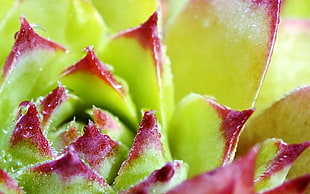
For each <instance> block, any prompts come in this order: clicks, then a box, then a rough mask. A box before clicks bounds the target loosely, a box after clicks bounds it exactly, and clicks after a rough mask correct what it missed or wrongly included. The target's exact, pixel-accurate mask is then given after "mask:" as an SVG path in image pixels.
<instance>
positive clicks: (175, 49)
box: [164, 0, 281, 110]
mask: <svg viewBox="0 0 310 194" xmlns="http://www.w3.org/2000/svg"><path fill="white" fill-rule="evenodd" d="M183 4H184V6H183V7H182V8H179V6H178V8H177V9H178V10H179V11H173V10H172V12H175V13H174V15H171V16H170V17H171V18H173V19H172V21H169V22H167V25H166V29H165V31H164V34H165V38H164V42H165V44H166V45H167V53H168V56H169V57H170V60H171V65H172V72H173V75H174V81H175V91H176V100H180V99H182V98H183V97H184V96H185V95H187V94H188V93H189V92H195V93H200V94H207V95H213V96H215V98H216V99H217V101H218V102H219V103H221V104H225V105H227V106H229V107H231V108H233V109H237V110H243V109H248V108H250V107H251V106H253V104H254V100H255V98H256V96H257V92H258V90H259V88H260V85H261V80H262V78H263V75H264V73H265V71H266V67H267V65H268V63H269V58H270V54H271V50H272V46H273V43H274V38H275V33H276V28H277V24H278V21H279V9H280V4H281V0H274V1H269V0H259V1H258V0H248V1H244V0H230V1H227V0H209V1H205V0H188V1H187V2H186V3H183ZM170 9H174V6H171V7H170ZM168 11H169V10H168Z"/></svg>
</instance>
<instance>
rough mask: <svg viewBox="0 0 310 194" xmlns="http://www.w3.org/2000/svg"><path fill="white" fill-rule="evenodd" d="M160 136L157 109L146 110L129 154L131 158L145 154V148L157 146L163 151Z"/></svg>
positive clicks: (156, 147) (157, 148)
mask: <svg viewBox="0 0 310 194" xmlns="http://www.w3.org/2000/svg"><path fill="white" fill-rule="evenodd" d="M160 138H161V134H160V133H159V129H158V123H157V117H156V115H155V111H147V112H145V113H144V116H143V118H142V121H141V123H140V126H139V130H138V132H137V135H136V137H135V140H134V144H133V146H132V149H131V152H130V155H129V157H130V159H133V158H136V157H138V156H139V155H141V154H143V151H144V150H145V149H149V148H155V149H156V150H158V151H162V149H163V147H162V143H161V141H160Z"/></svg>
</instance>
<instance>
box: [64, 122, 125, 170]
mask: <svg viewBox="0 0 310 194" xmlns="http://www.w3.org/2000/svg"><path fill="white" fill-rule="evenodd" d="M71 146H73V147H74V149H75V150H76V151H77V152H78V153H79V154H81V155H82V158H84V159H85V160H86V161H87V162H88V163H89V165H90V166H91V167H92V168H95V169H99V168H100V167H101V165H102V163H103V161H104V159H105V158H108V157H111V156H112V155H113V154H114V152H115V151H117V150H118V148H119V144H118V143H117V142H116V141H113V140H112V139H111V138H110V137H109V136H107V135H103V134H102V133H100V131H99V130H98V129H97V128H96V126H95V124H94V123H93V122H89V123H88V126H87V128H86V130H85V133H84V134H83V136H81V137H80V138H78V139H77V140H76V141H75V142H73V143H72V144H71V145H70V147H71Z"/></svg>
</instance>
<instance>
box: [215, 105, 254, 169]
mask: <svg viewBox="0 0 310 194" xmlns="http://www.w3.org/2000/svg"><path fill="white" fill-rule="evenodd" d="M209 103H210V105H212V107H213V108H214V109H215V110H216V111H217V113H218V115H219V116H220V117H221V119H222V124H221V131H222V133H223V136H224V139H225V141H226V143H225V151H224V157H223V165H225V164H227V163H228V162H229V161H230V157H231V153H232V151H233V149H234V148H235V146H236V143H237V140H238V138H239V136H240V132H241V130H242V128H243V126H244V124H245V122H246V121H247V120H248V119H249V117H250V116H251V115H252V114H253V112H254V110H253V109H249V110H244V111H234V110H231V109H228V108H226V107H224V106H221V105H219V104H217V103H216V102H214V101H209Z"/></svg>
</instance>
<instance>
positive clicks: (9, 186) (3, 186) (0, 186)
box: [0, 169, 23, 194]
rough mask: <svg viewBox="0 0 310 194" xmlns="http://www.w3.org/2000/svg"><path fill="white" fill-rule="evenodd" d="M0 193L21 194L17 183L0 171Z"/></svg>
mask: <svg viewBox="0 0 310 194" xmlns="http://www.w3.org/2000/svg"><path fill="white" fill-rule="evenodd" d="M0 193H6V194H22V193H23V192H22V190H21V188H20V187H19V186H18V184H17V182H16V181H15V180H14V179H13V178H12V177H11V176H10V175H9V174H8V173H6V172H5V171H4V170H2V169H0Z"/></svg>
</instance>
